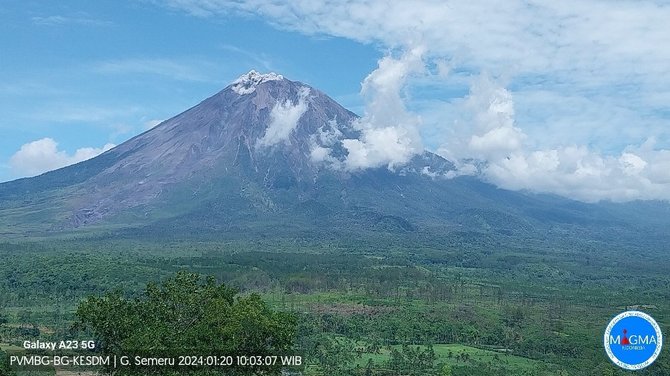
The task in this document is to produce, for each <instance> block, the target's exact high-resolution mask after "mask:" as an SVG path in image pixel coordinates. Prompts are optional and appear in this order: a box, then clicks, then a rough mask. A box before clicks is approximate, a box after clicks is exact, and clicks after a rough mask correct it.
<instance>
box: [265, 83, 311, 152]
mask: <svg viewBox="0 0 670 376" xmlns="http://www.w3.org/2000/svg"><path fill="white" fill-rule="evenodd" d="M308 96H309V88H306V87H303V88H301V90H300V93H299V94H298V103H296V104H295V105H294V104H293V103H291V101H290V100H288V99H287V100H286V101H284V103H277V104H276V105H275V106H274V107H273V108H272V111H270V124H269V125H268V128H267V129H266V130H265V134H264V135H263V137H261V138H260V139H258V146H262V147H267V146H272V145H276V144H278V143H280V142H284V141H286V140H288V138H289V136H290V135H291V132H293V130H295V128H296V127H297V126H298V121H299V120H300V118H301V117H302V115H303V114H304V113H305V112H306V111H307V107H308V103H307V97H308Z"/></svg>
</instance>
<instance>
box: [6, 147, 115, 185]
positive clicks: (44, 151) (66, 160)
mask: <svg viewBox="0 0 670 376" xmlns="http://www.w3.org/2000/svg"><path fill="white" fill-rule="evenodd" d="M114 146H116V145H114V144H106V145H105V146H103V147H101V148H92V147H85V148H80V149H77V150H76V151H75V152H74V154H68V153H67V152H66V151H64V150H58V143H57V142H56V141H54V140H53V139H51V138H43V139H40V140H37V141H33V142H29V143H27V144H24V145H23V146H21V149H19V151H17V152H16V153H14V155H13V156H12V157H11V158H10V160H9V166H10V168H11V169H12V171H13V173H14V174H15V175H17V176H21V177H23V176H35V175H39V174H41V173H43V172H47V171H51V170H56V169H58V168H61V167H65V166H69V165H72V164H75V163H79V162H82V161H85V160H87V159H91V158H93V157H95V156H97V155H99V154H101V153H103V152H105V151H107V150H109V149H111V148H113V147H114Z"/></svg>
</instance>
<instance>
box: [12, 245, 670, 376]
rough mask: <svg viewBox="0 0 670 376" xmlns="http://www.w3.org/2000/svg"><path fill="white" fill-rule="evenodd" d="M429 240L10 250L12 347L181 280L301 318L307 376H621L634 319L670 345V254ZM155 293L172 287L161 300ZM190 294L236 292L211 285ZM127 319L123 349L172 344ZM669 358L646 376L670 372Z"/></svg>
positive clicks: (67, 330) (99, 318) (298, 346)
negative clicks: (618, 333) (606, 340)
mask: <svg viewBox="0 0 670 376" xmlns="http://www.w3.org/2000/svg"><path fill="white" fill-rule="evenodd" d="M419 235H420V234H418V235H411V236H410V235H403V236H402V237H400V236H398V237H395V236H391V235H389V236H378V237H375V235H374V234H373V235H370V236H369V237H366V238H360V239H346V238H339V237H338V238H337V239H322V240H311V241H308V240H305V239H299V238H293V239H287V238H284V239H282V238H273V239H265V240H255V241H248V240H227V241H196V240H194V241H189V242H186V241H184V242H173V243H168V242H165V241H160V240H159V239H154V240H152V241H147V242H137V241H132V240H118V239H117V240H113V239H87V240H69V241H67V240H61V241H51V242H49V243H45V242H22V243H11V244H10V243H5V244H2V245H0V257H1V258H2V260H3V263H2V264H1V265H0V307H4V312H2V314H4V315H5V316H6V317H7V318H8V321H9V322H8V323H7V324H6V325H5V326H4V327H3V329H1V330H0V343H2V342H4V343H6V344H7V345H12V344H14V345H16V344H18V343H19V341H20V340H21V339H24V338H42V339H44V338H59V339H60V338H63V337H70V336H72V335H79V336H85V334H84V333H85V332H83V331H79V332H72V328H73V324H74V323H75V322H76V321H77V307H78V306H79V307H80V308H79V311H78V312H79V315H78V317H79V319H80V320H81V319H84V320H82V321H84V322H88V323H89V329H93V330H94V331H96V330H95V325H91V324H94V323H96V322H97V323H98V324H97V325H100V323H104V322H105V321H104V320H106V319H109V318H108V317H107V318H105V315H104V314H103V313H102V312H103V311H104V309H103V307H104V306H105V304H111V303H112V302H114V301H115V302H117V303H119V304H122V305H123V304H127V305H128V307H131V306H134V307H140V306H141V305H142V304H150V303H149V302H150V301H151V299H149V297H150V296H152V294H154V295H156V296H159V295H160V292H161V291H164V287H165V286H169V285H170V283H173V282H174V279H169V278H170V277H173V276H174V275H175V273H177V272H179V271H183V270H187V271H189V272H194V273H198V274H200V275H211V276H213V277H214V278H215V279H216V281H217V283H225V284H226V286H229V287H231V288H236V289H239V291H240V292H241V294H240V295H239V296H238V297H237V298H234V301H235V302H238V301H239V302H243V301H247V300H248V299H251V301H254V302H255V303H254V304H257V307H264V306H265V304H267V305H268V307H266V308H268V309H270V307H271V309H272V310H276V311H279V312H286V313H290V314H291V315H294V316H295V317H296V318H297V320H296V323H297V328H296V333H295V336H294V338H293V341H294V346H293V349H294V350H295V351H296V352H297V353H299V354H302V355H303V356H305V359H306V366H305V368H304V373H305V374H308V375H413V374H415V375H507V374H513V375H546V376H549V375H554V376H558V375H589V376H590V375H598V376H601V375H623V374H624V372H623V371H620V370H618V369H617V368H616V367H615V366H613V365H612V364H611V363H610V361H609V360H608V359H607V357H606V356H605V353H604V350H603V349H602V345H601V337H602V332H603V330H604V327H605V326H606V324H607V322H608V321H609V319H610V318H611V317H612V316H614V315H615V314H617V313H619V312H621V311H622V310H624V309H626V308H627V307H631V306H636V307H638V308H639V309H642V310H644V311H646V312H648V313H650V314H651V315H652V316H653V317H654V318H655V319H656V320H657V321H658V322H659V323H660V325H661V327H662V329H664V332H668V331H667V329H668V327H669V325H668V320H669V319H670V291H669V290H668V288H667V286H668V285H670V276H669V275H668V273H667V271H668V270H670V267H669V266H670V265H669V262H668V260H667V258H666V257H665V255H664V253H663V252H661V251H659V250H656V249H649V248H642V247H640V248H635V247H632V246H621V247H619V248H609V247H605V246H603V244H598V243H593V242H583V243H580V242H579V239H576V238H574V237H573V238H572V239H566V240H565V243H564V244H563V245H561V244H556V245H552V246H547V245H544V243H542V242H540V241H533V240H531V239H529V240H527V241H524V242H523V243H518V242H516V243H515V242H512V241H506V240H505V239H504V238H502V237H497V238H487V237H484V236H482V237H477V236H475V235H472V237H470V238H468V234H467V233H462V234H456V235H452V236H449V237H447V236H444V237H441V238H440V237H431V238H428V237H426V238H422V237H420V236H419ZM412 236H414V237H412ZM631 255H635V256H634V257H632V256H631ZM151 281H164V284H163V285H155V284H150V286H153V287H150V288H149V289H147V288H146V285H147V284H148V283H150V282H151ZM170 281H172V282H170ZM189 283H191V287H194V286H196V285H197V286H200V287H199V288H202V291H207V290H208V289H209V288H208V287H206V286H210V288H212V289H214V287H215V286H217V287H216V289H223V290H221V294H223V295H226V294H228V295H226V296H228V297H230V296H231V295H230V294H232V290H228V288H227V287H226V288H225V289H224V288H223V287H221V285H219V284H217V283H215V282H214V281H213V280H210V281H209V282H206V283H204V284H203V283H201V282H198V283H196V282H194V280H191V282H189ZM159 286H163V288H161V287H159ZM115 290H120V291H123V294H122V295H118V294H117V295H114V294H112V295H109V293H110V292H113V291H115ZM91 295H93V296H94V297H93V298H88V297H89V296H91ZM223 295H222V296H223ZM101 296H102V297H101ZM260 298H262V300H261V299H260ZM179 299H184V301H186V302H193V300H189V299H202V296H201V297H200V298H189V297H188V294H185V293H184V296H183V297H180V298H179ZM235 299H237V300H235ZM205 300H206V299H205ZM228 301H230V300H228ZM82 302H83V303H82ZM263 302H265V303H263ZM80 304H81V305H80ZM187 306H188V304H187ZM234 306H235V305H234V304H233V305H231V306H230V307H231V309H233V308H232V307H234ZM124 307H125V306H124ZM264 309H265V308H259V310H260V311H264ZM152 310H153V308H152V309H146V310H144V311H147V312H148V311H152ZM128 311H129V312H135V313H133V314H132V315H131V316H130V317H131V320H135V321H136V322H140V323H142V324H141V326H143V327H146V328H147V330H146V331H139V332H132V333H131V331H129V332H128V337H124V338H127V339H128V338H132V336H133V335H137V336H140V337H141V338H145V337H143V335H144V334H147V337H146V338H150V336H149V334H148V333H153V332H154V331H156V332H157V333H162V334H157V335H164V336H167V335H168V334H167V333H168V332H169V330H168V331H167V332H161V331H160V330H158V329H156V328H152V327H151V317H150V316H142V315H141V314H139V313H137V312H140V311H142V310H137V309H130V308H128ZM87 312H88V313H87ZM163 318H164V319H167V320H172V319H176V318H175V317H163ZM103 326H104V325H103ZM154 329H156V330H154ZM166 330H167V329H166ZM194 330H195V329H194ZM98 332H99V331H98ZM133 341H135V340H133ZM137 341H139V342H134V343H142V342H141V340H140V339H138V340H137ZM112 342H113V341H112ZM122 342H123V341H122ZM175 346H176V345H175ZM0 347H3V345H1V344H0ZM666 354H667V351H664V352H663V353H662V354H661V356H660V357H659V359H658V360H657V362H656V363H655V364H654V365H652V366H651V367H649V368H648V369H646V370H644V371H641V372H638V374H640V375H668V374H670V359H668V358H669V357H668V356H667V355H666Z"/></svg>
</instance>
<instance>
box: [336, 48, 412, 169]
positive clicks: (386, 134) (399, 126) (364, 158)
mask: <svg viewBox="0 0 670 376" xmlns="http://www.w3.org/2000/svg"><path fill="white" fill-rule="evenodd" d="M423 52H424V49H423V48H421V47H417V48H414V49H412V50H409V51H407V52H406V53H405V54H403V55H402V56H401V57H399V58H394V57H392V56H386V57H384V58H382V59H381V60H379V66H378V68H377V69H376V70H374V71H373V72H372V73H370V74H369V75H368V76H367V77H366V78H365V80H364V81H363V86H362V89H361V94H362V95H363V97H364V98H365V101H366V105H365V113H364V115H363V117H362V118H361V119H359V121H357V122H356V123H355V124H354V127H356V128H357V129H358V130H359V131H360V132H361V136H360V138H358V139H344V140H342V145H343V146H344V148H345V149H346V150H347V152H348V155H347V157H346V159H345V160H344V161H343V167H344V168H345V169H347V170H358V169H365V168H370V167H380V166H387V167H388V168H394V167H396V166H399V165H402V164H404V163H406V162H408V161H409V159H410V158H411V157H412V156H413V155H415V154H417V153H420V152H422V151H423V146H422V142H421V134H420V133H419V130H418V126H419V124H420V118H419V117H417V116H416V115H414V114H411V113H410V112H408V111H407V109H406V108H405V104H404V99H403V97H402V91H403V89H404V88H405V86H406V85H407V80H408V79H409V78H410V77H411V76H412V75H418V74H421V73H422V72H423V71H424V63H423V59H422V55H423Z"/></svg>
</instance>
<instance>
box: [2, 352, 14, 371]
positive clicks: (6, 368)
mask: <svg viewBox="0 0 670 376" xmlns="http://www.w3.org/2000/svg"><path fill="white" fill-rule="evenodd" d="M11 375H14V373H13V372H12V371H11V370H10V369H9V359H8V357H7V354H6V353H5V352H4V351H1V350H0V376H11Z"/></svg>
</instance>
